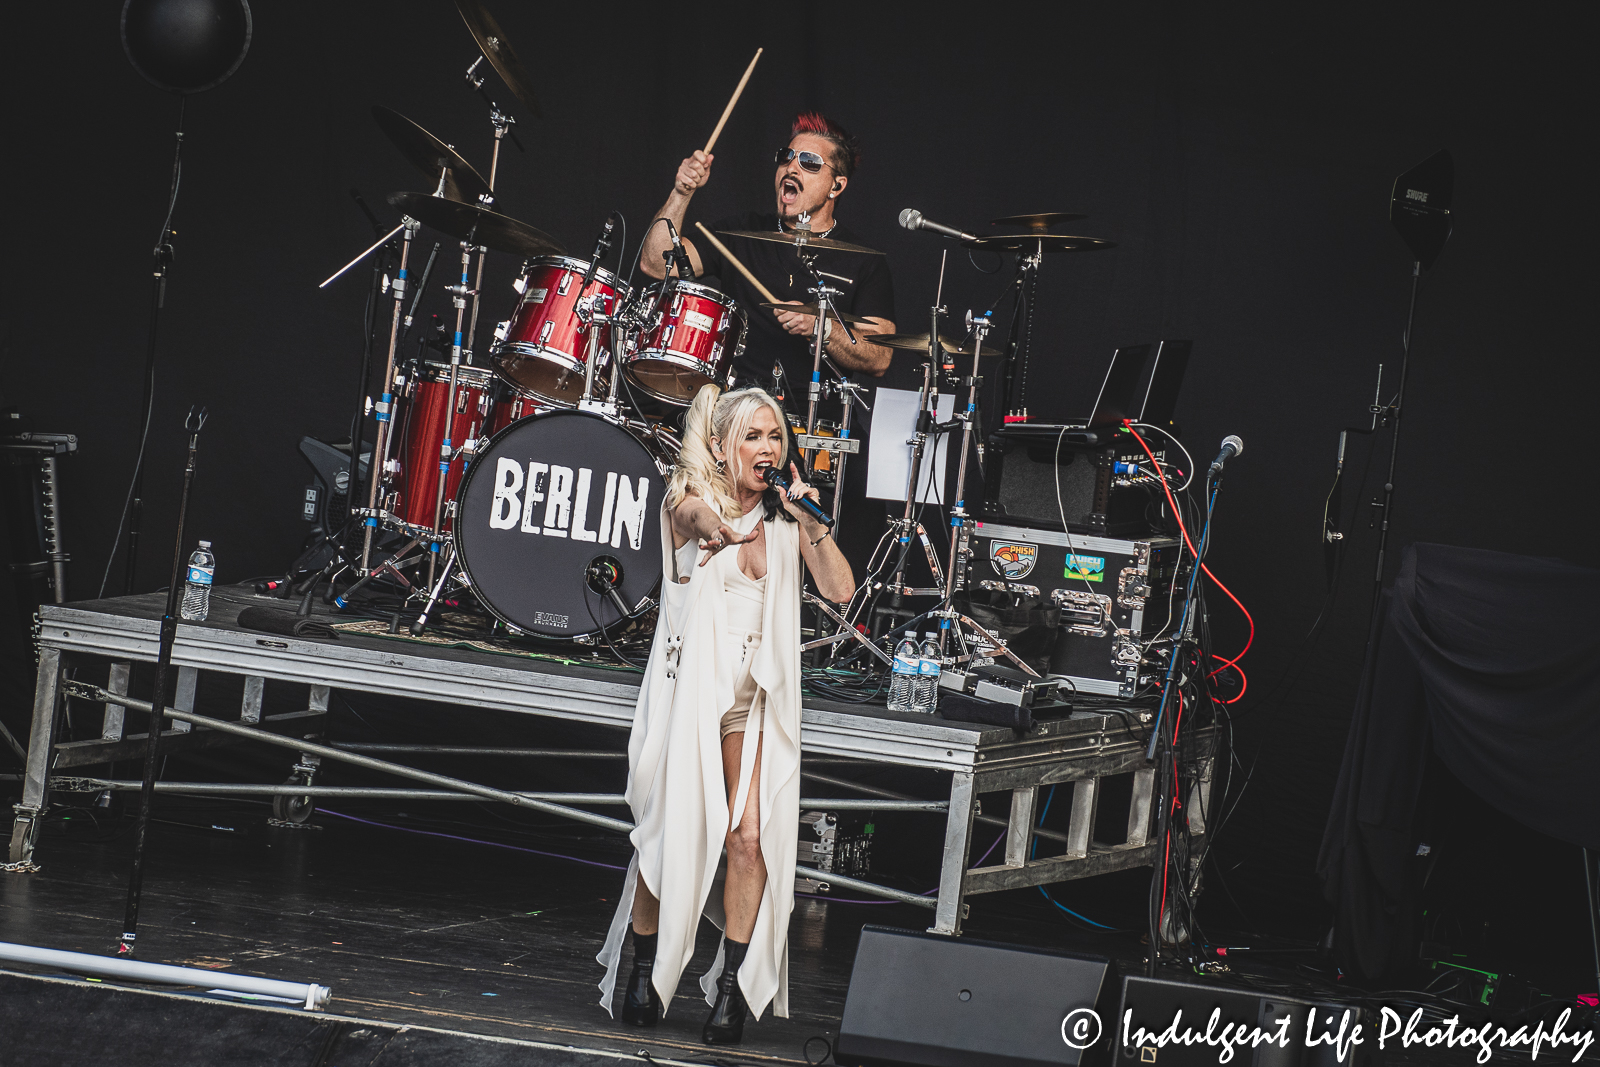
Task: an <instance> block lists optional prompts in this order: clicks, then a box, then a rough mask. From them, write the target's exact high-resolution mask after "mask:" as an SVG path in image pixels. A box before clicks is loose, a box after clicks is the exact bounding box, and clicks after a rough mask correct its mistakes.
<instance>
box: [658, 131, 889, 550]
mask: <svg viewBox="0 0 1600 1067" xmlns="http://www.w3.org/2000/svg"><path fill="white" fill-rule="evenodd" d="M860 158H861V152H860V147H859V145H858V144H857V142H856V139H855V138H854V137H852V136H851V135H850V133H849V131H847V130H846V129H845V128H844V127H843V126H840V125H839V124H838V123H837V122H834V121H833V120H832V119H830V118H827V117H826V116H823V115H820V114H818V113H816V112H807V113H805V114H802V115H799V116H797V117H796V118H795V120H794V123H793V125H792V126H791V127H790V130H789V143H788V144H787V145H786V146H785V147H783V148H780V149H778V152H777V155H776V159H775V163H776V168H777V169H776V170H775V171H774V173H773V177H772V188H773V195H774V200H775V207H776V210H775V211H772V212H769V213H766V214H762V213H759V212H749V213H747V214H743V215H737V216H733V217H731V218H725V219H721V220H719V221H717V222H716V223H714V224H712V225H711V226H710V227H709V229H710V230H711V231H712V232H713V233H715V234H717V238H718V240H720V241H722V242H723V244H725V245H727V246H728V250H729V251H730V252H732V253H733V254H734V255H735V256H736V257H738V259H739V261H740V262H741V263H743V264H744V265H745V267H746V268H748V269H749V270H750V272H751V273H753V274H754V275H755V276H756V277H757V278H759V279H761V282H762V284H763V285H765V286H766V287H767V289H769V290H770V291H771V292H772V294H773V295H774V296H776V297H777V298H778V299H779V300H780V301H783V302H785V303H791V304H802V303H810V302H812V301H813V300H814V299H815V297H814V296H813V295H812V294H811V293H810V292H809V291H808V290H809V289H810V288H811V286H812V284H813V279H812V277H811V274H810V272H808V271H807V270H806V268H805V264H803V263H802V262H801V261H800V259H799V257H798V256H797V255H796V254H795V250H794V247H793V246H792V245H785V244H779V243H777V242H774V241H756V240H751V239H750V238H746V237H728V236H725V235H724V234H723V232H722V231H727V230H748V231H763V230H765V231H770V232H773V233H779V232H782V233H793V232H794V227H795V224H796V223H797V222H798V221H799V218H800V215H801V214H802V213H809V214H810V219H809V225H810V227H811V234H812V236H813V237H826V238H830V239H832V240H837V241H845V242H848V243H850V244H857V245H864V246H867V247H870V246H871V242H868V241H864V240H862V239H861V238H860V237H858V236H857V235H856V234H855V233H854V232H852V231H851V230H849V229H847V228H845V227H844V226H841V225H839V224H838V222H837V221H836V220H835V218H834V209H835V207H836V205H837V204H838V202H839V199H840V197H842V196H843V195H844V192H845V189H846V187H848V186H849V184H850V178H851V176H852V175H853V174H854V173H855V170H856V167H857V165H858V163H859V162H860ZM714 159H715V156H711V155H707V154H706V153H705V152H701V151H696V152H695V153H694V155H692V156H690V157H689V158H688V159H685V160H684V161H683V162H682V163H680V164H679V165H678V173H677V175H676V177H675V178H674V180H673V185H672V193H671V195H669V196H668V197H667V202H666V203H665V204H663V205H662V206H661V210H660V211H658V212H657V213H656V215H655V216H654V217H655V218H658V219H661V218H665V219H670V220H672V224H673V226H674V227H676V228H677V229H678V230H679V232H680V233H683V237H682V240H683V246H684V250H685V251H686V252H687V253H688V254H689V262H690V264H691V265H692V266H693V267H694V271H695V274H696V276H697V277H698V276H700V275H706V276H712V277H715V278H716V280H717V281H718V282H719V283H720V287H721V289H722V290H723V291H724V292H726V293H727V294H728V295H730V296H732V297H733V298H734V299H735V300H737V301H738V302H739V305H740V307H742V308H743V309H744V311H745V314H746V315H747V316H748V317H749V322H750V329H749V333H748V336H747V338H746V341H745V350H744V355H743V356H742V357H740V358H739V359H738V360H736V361H735V362H734V365H733V373H734V375H735V378H736V381H737V384H738V385H759V386H761V387H762V388H764V389H767V390H773V389H774V387H775V385H776V386H777V389H776V391H777V392H781V393H782V394H784V397H785V400H784V405H785V407H787V408H788V410H789V411H790V412H791V413H793V414H794V415H795V416H796V417H797V418H799V419H802V420H803V419H804V417H805V413H806V408H807V404H808V400H809V393H808V388H809V383H810V381H811V371H812V365H813V356H812V339H813V336H814V334H813V331H814V330H815V328H816V319H815V318H814V317H813V316H811V315H806V314H802V313H800V312H794V311H767V310H765V309H763V308H761V307H760V306H759V305H760V304H761V302H762V301H763V300H765V299H766V298H765V297H764V296H762V295H761V293H760V292H759V291H758V290H757V289H756V287H755V286H753V285H751V284H750V282H749V281H748V280H747V279H746V278H745V276H744V275H743V274H742V273H741V272H740V271H739V269H738V268H737V267H735V266H733V265H732V264H731V263H729V262H728V261H727V259H726V258H725V257H724V256H723V255H722V254H721V253H720V252H719V251H717V249H716V248H715V247H714V246H712V245H710V244H709V243H705V242H702V243H700V244H696V243H695V241H694V240H693V239H691V238H690V237H689V236H688V234H687V233H686V232H684V221H683V220H684V213H685V212H686V211H687V209H688V207H689V201H690V200H691V199H693V198H694V194H695V191H696V190H697V189H699V188H700V187H701V186H703V185H705V184H706V182H707V181H709V180H710V178H711V163H712V161H713V160H714ZM671 246H672V241H671V239H670V238H669V236H668V234H667V227H666V225H665V224H664V223H656V224H655V225H652V226H651V227H650V230H649V232H648V233H647V234H646V235H645V239H644V247H643V251H642V253H641V258H640V267H641V269H643V270H644V271H645V272H646V273H647V274H649V275H650V276H651V277H654V278H660V277H662V276H663V275H664V273H665V270H666V264H665V262H664V261H663V259H662V253H664V252H665V251H666V250H667V249H668V248H670V247H671ZM816 257H817V259H816V266H817V269H818V270H819V271H824V272H826V273H825V274H824V277H823V280H824V281H826V282H827V283H828V284H829V285H831V286H833V287H834V288H835V289H838V290H840V292H839V294H838V295H837V296H835V297H834V298H833V299H834V306H835V307H837V308H838V309H839V310H840V311H843V312H845V313H847V314H854V315H860V316H862V317H864V318H865V319H866V320H867V321H866V322H864V323H861V324H860V325H854V324H853V325H852V327H851V328H852V329H853V330H854V331H855V334H856V343H854V344H852V343H851V342H850V338H849V336H848V335H847V334H846V333H845V331H844V330H843V329H841V328H840V326H839V323H838V322H837V321H836V320H832V319H830V320H829V322H828V324H827V327H826V330H827V332H826V339H825V341H824V343H823V348H824V350H825V352H826V353H827V356H828V358H829V359H831V360H832V361H833V364H834V366H835V367H837V368H838V369H839V370H840V371H842V372H843V373H844V374H846V375H848V376H850V377H851V378H853V379H854V378H866V379H868V380H869V381H870V380H871V379H875V378H879V377H882V375H883V373H884V371H886V370H888V369H889V360H890V357H891V356H892V355H893V349H889V348H885V347H883V346H882V345H875V344H873V343H872V341H871V338H872V336H873V335H874V334H888V333H894V332H895V327H894V282H893V280H892V279H891V278H890V276H889V264H888V262H887V259H886V257H884V256H880V255H866V254H861V253H853V252H842V251H838V250H836V249H823V250H817V251H816ZM673 273H674V274H676V273H677V272H676V271H674V272H673ZM774 365H777V366H779V367H781V368H782V371H783V378H784V380H783V381H782V382H781V383H775V382H774V373H773V370H774ZM822 376H823V378H824V380H827V379H829V378H831V377H832V375H831V374H830V373H829V371H828V368H827V367H826V366H824V368H823V372H822ZM868 402H869V403H870V402H871V401H870V393H869V394H868ZM826 407H827V410H828V411H829V417H835V413H836V412H838V410H839V408H838V403H837V401H836V400H835V401H829V402H826ZM866 422H867V419H866V417H865V416H864V414H863V412H862V410H861V409H860V408H859V407H858V408H856V410H855V413H854V415H853V416H852V423H853V425H852V427H851V436H852V437H858V438H865V436H866ZM865 461H866V453H865V451H863V452H861V453H860V454H858V455H856V456H854V457H852V458H851V460H850V462H849V464H848V465H847V467H846V473H845V483H846V485H845V502H846V508H845V512H844V515H845V516H846V517H845V518H844V519H843V520H842V525H843V526H844V527H845V529H844V530H843V531H841V537H840V542H841V545H840V547H841V548H843V549H844V552H845V555H846V557H848V558H849V559H850V561H851V563H853V564H854V565H855V566H856V568H857V573H865V564H866V562H867V560H866V555H867V553H870V551H871V549H872V546H873V545H874V544H876V543H877V540H878V538H879V536H880V535H881V534H882V533H883V531H884V524H883V522H882V521H881V519H880V518H879V515H880V513H881V512H882V508H881V507H879V506H873V507H871V508H869V509H864V510H863V509H855V508H852V507H850V505H852V504H854V503H856V502H859V501H862V500H864V498H865V487H866V462H865Z"/></svg>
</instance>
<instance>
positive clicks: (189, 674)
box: [150, 667, 200, 734]
mask: <svg viewBox="0 0 1600 1067" xmlns="http://www.w3.org/2000/svg"><path fill="white" fill-rule="evenodd" d="M199 687H200V672H199V671H198V670H197V669H195V668H194V667H179V668H178V685H177V687H176V688H175V689H174V690H173V693H172V706H173V707H175V708H177V709H178V710H179V711H193V710H194V695H195V691H196V690H197V689H199ZM159 728H160V724H159V723H157V724H154V725H152V726H151V727H150V729H152V730H155V729H159ZM172 728H173V729H174V730H177V731H178V732H179V733H182V734H186V733H188V732H189V731H190V730H193V729H194V726H193V724H191V723H186V722H184V721H183V720H182V719H179V720H177V721H176V722H174V723H173V724H172Z"/></svg>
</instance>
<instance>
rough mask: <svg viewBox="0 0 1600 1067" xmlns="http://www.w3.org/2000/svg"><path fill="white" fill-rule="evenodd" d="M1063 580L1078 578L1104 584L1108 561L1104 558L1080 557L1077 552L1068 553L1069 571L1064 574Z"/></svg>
mask: <svg viewBox="0 0 1600 1067" xmlns="http://www.w3.org/2000/svg"><path fill="white" fill-rule="evenodd" d="M1062 577H1063V578H1077V579H1080V580H1082V581H1085V582H1103V581H1105V577H1106V561H1105V558H1104V557H1103V556H1080V555H1078V554H1077V553H1076V552H1068V553H1067V569H1066V571H1065V572H1064V573H1063V574H1062Z"/></svg>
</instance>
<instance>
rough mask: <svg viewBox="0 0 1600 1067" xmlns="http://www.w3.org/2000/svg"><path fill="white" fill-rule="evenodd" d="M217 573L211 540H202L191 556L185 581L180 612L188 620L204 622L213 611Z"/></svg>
mask: <svg viewBox="0 0 1600 1067" xmlns="http://www.w3.org/2000/svg"><path fill="white" fill-rule="evenodd" d="M216 573H217V557H216V556H213V555H212V554H211V542H210V541H201V542H200V547H199V548H197V549H195V550H194V554H193V555H191V556H190V557H189V577H188V578H186V579H185V580H184V583H183V607H182V608H181V609H180V610H179V614H180V615H181V616H182V617H183V618H184V620H185V621H187V622H202V621H204V620H205V617H206V616H207V615H208V614H210V613H211V579H212V578H213V577H215V576H216Z"/></svg>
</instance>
